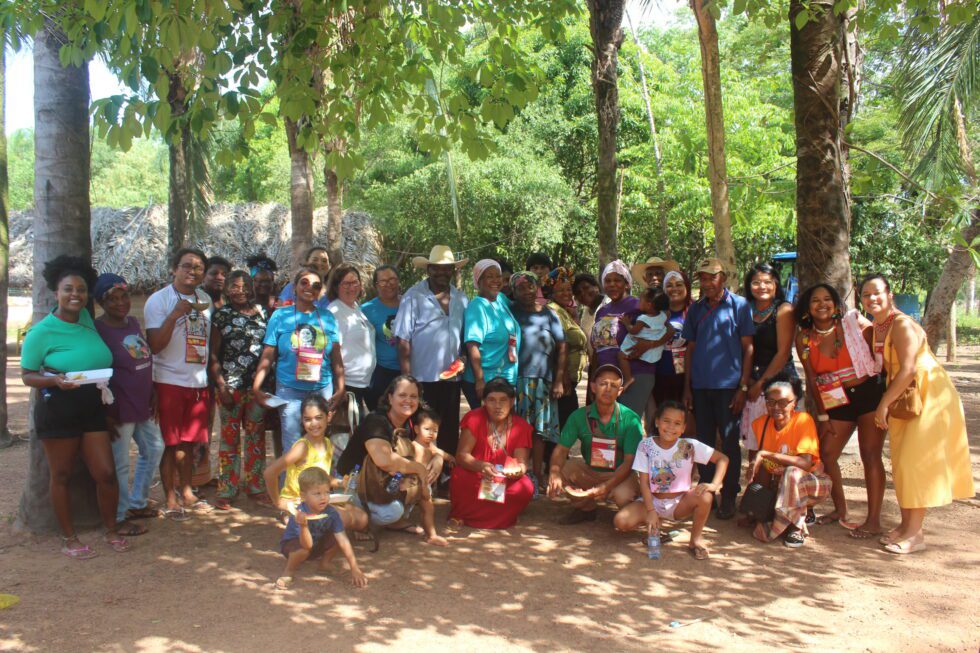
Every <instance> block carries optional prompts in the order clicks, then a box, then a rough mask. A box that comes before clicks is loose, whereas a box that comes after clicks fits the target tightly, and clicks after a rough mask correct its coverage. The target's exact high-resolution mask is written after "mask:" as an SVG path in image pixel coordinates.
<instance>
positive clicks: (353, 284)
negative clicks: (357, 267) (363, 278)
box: [340, 279, 361, 288]
mask: <svg viewBox="0 0 980 653" xmlns="http://www.w3.org/2000/svg"><path fill="white" fill-rule="evenodd" d="M359 285H361V282H360V281H359V280H357V279H355V280H353V281H342V282H340V287H341V288H356V287H357V286H359Z"/></svg>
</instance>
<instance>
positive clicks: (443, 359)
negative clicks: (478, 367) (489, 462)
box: [392, 245, 467, 453]
mask: <svg viewBox="0 0 980 653" xmlns="http://www.w3.org/2000/svg"><path fill="white" fill-rule="evenodd" d="M466 261H467V259H463V260H461V261H457V260H456V257H455V256H454V255H453V251H452V250H451V249H449V248H448V247H446V246H445V245H436V246H435V247H433V248H432V251H431V252H430V253H429V257H428V258H426V257H424V256H416V257H415V258H413V259H412V264H413V265H414V266H415V267H417V268H425V270H426V273H427V274H428V277H427V278H425V279H422V281H419V282H418V283H417V284H415V285H414V286H412V287H411V288H409V289H408V291H406V292H405V295H404V296H403V297H402V303H401V306H400V307H399V308H398V314H397V315H396V316H395V322H394V324H393V326H392V331H393V333H394V335H395V337H396V338H398V362H399V364H400V365H401V370H402V374H411V375H412V376H414V377H415V378H416V379H418V381H419V382H420V383H421V384H422V395H423V397H422V398H423V399H424V400H425V402H426V403H427V404H429V406H431V407H432V408H433V410H435V411H436V412H437V413H439V414H440V415H442V423H441V424H440V425H439V437H438V439H437V442H438V446H439V448H440V449H442V450H443V451H449V452H453V453H455V451H456V445H457V443H458V441H459V397H460V386H459V374H460V373H461V372H462V371H463V369H462V364H461V357H460V353H461V351H462V349H461V348H462V344H463V315H464V313H465V311H466V304H467V300H466V295H464V294H463V292H462V291H460V290H458V289H457V288H455V287H453V285H452V278H453V274H454V273H455V272H456V270H457V269H458V268H461V267H462V266H463V265H464V264H465V263H466ZM457 368H458V369H457ZM454 370H455V371H456V373H455V374H453V371H454Z"/></svg>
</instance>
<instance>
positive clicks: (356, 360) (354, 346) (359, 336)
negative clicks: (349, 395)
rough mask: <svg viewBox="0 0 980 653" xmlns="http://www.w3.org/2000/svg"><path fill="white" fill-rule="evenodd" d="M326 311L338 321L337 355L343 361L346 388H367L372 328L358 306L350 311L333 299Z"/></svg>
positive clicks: (372, 357) (371, 370) (372, 363)
mask: <svg viewBox="0 0 980 653" xmlns="http://www.w3.org/2000/svg"><path fill="white" fill-rule="evenodd" d="M327 310H328V311H330V312H331V313H332V314H333V316H334V319H335V320H337V330H338V331H340V340H341V342H343V343H344V346H343V347H341V348H340V354H341V357H342V358H343V360H344V382H345V384H346V385H349V386H351V387H352V388H366V387H368V386H369V385H371V375H372V374H374V366H375V353H374V325H373V324H371V322H370V320H368V319H367V316H366V315H364V313H362V312H361V309H360V307H359V306H357V304H355V305H354V306H353V308H352V307H350V306H348V305H347V304H345V303H344V302H342V301H340V300H339V299H335V300H333V301H332V302H330V306H329V307H327Z"/></svg>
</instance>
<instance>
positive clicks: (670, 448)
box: [615, 401, 728, 560]
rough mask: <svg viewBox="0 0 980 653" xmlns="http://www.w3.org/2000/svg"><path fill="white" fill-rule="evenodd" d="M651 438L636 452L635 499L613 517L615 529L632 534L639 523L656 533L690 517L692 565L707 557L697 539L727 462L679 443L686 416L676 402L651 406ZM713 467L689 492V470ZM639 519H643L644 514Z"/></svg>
mask: <svg viewBox="0 0 980 653" xmlns="http://www.w3.org/2000/svg"><path fill="white" fill-rule="evenodd" d="M654 422H655V424H656V425H657V433H656V434H655V435H654V436H653V437H649V438H644V439H643V440H642V441H641V442H640V446H639V447H637V449H636V457H635V458H634V459H633V471H635V472H638V473H639V475H640V496H641V497H642V498H641V499H639V500H637V501H634V502H633V503H632V504H630V505H629V506H626V507H624V508H623V509H622V510H620V511H619V512H618V513H617V514H616V518H615V524H616V528H618V529H619V530H622V531H632V530H633V529H635V528H637V527H638V526H640V525H641V524H642V523H643V522H644V521H645V522H646V524H647V533H648V534H649V533H654V532H658V531H659V530H660V521H661V519H667V520H670V521H676V520H679V519H684V518H685V517H687V516H689V515H693V520H694V524H693V526H692V527H691V541H690V543H689V544H688V550H689V552H690V554H691V555H692V556H694V558H695V559H697V560H704V559H705V558H707V557H708V549H707V547H706V546H704V541H703V540H702V537H701V534H702V531H703V530H704V524H705V522H707V521H708V515H709V514H710V513H711V505H712V502H713V501H714V495H715V493H716V492H718V490H720V489H721V483H722V479H724V478H725V471H726V470H727V469H728V456H726V455H725V454H723V453H721V452H718V451H715V450H714V449H712V448H711V447H709V446H708V445H706V444H702V443H701V442H698V441H697V440H694V439H692V438H682V437H681V436H682V435H684V427H685V426H686V425H687V410H686V409H685V408H684V406H682V405H681V404H680V403H678V402H676V401H665V402H663V403H662V404H660V405H658V406H657V412H656V416H655V418H654ZM707 463H714V464H715V477H714V478H713V479H711V482H710V483H704V482H701V483H698V485H697V487H694V488H692V487H691V480H692V477H693V474H694V465H695V464H699V465H705V464H707ZM644 513H645V514H644Z"/></svg>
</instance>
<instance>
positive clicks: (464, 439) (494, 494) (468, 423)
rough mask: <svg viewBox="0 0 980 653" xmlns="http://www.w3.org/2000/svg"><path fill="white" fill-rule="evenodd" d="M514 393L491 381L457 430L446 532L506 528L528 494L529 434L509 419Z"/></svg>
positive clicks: (500, 381)
mask: <svg viewBox="0 0 980 653" xmlns="http://www.w3.org/2000/svg"><path fill="white" fill-rule="evenodd" d="M515 395H516V392H515V390H514V387H513V386H512V385H511V384H509V383H508V382H507V381H506V380H504V379H502V378H500V377H497V378H495V379H493V380H491V381H489V382H488V383H487V384H486V386H484V388H483V406H482V407H480V408H477V409H475V410H471V411H470V412H468V413H467V414H466V415H465V416H464V417H463V419H462V421H461V422H460V424H459V429H460V436H459V448H458V449H457V450H456V468H455V469H454V470H453V475H452V478H451V479H450V481H449V493H450V498H451V500H452V508H451V510H450V511H449V521H450V525H452V526H462V525H466V526H470V527H472V528H510V527H511V526H513V525H514V524H515V523H516V522H517V516H518V515H520V514H521V513H522V512H523V511H524V509H525V508H526V507H527V504H529V503H530V502H531V497H532V496H533V494H534V485H533V484H532V483H531V479H529V478H528V477H527V475H526V474H527V465H528V457H529V455H530V452H531V436H532V434H533V432H534V430H533V429H532V428H531V425H530V424H528V423H527V422H526V421H525V420H524V419H522V418H521V417H519V416H518V415H515V414H514V397H515Z"/></svg>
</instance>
